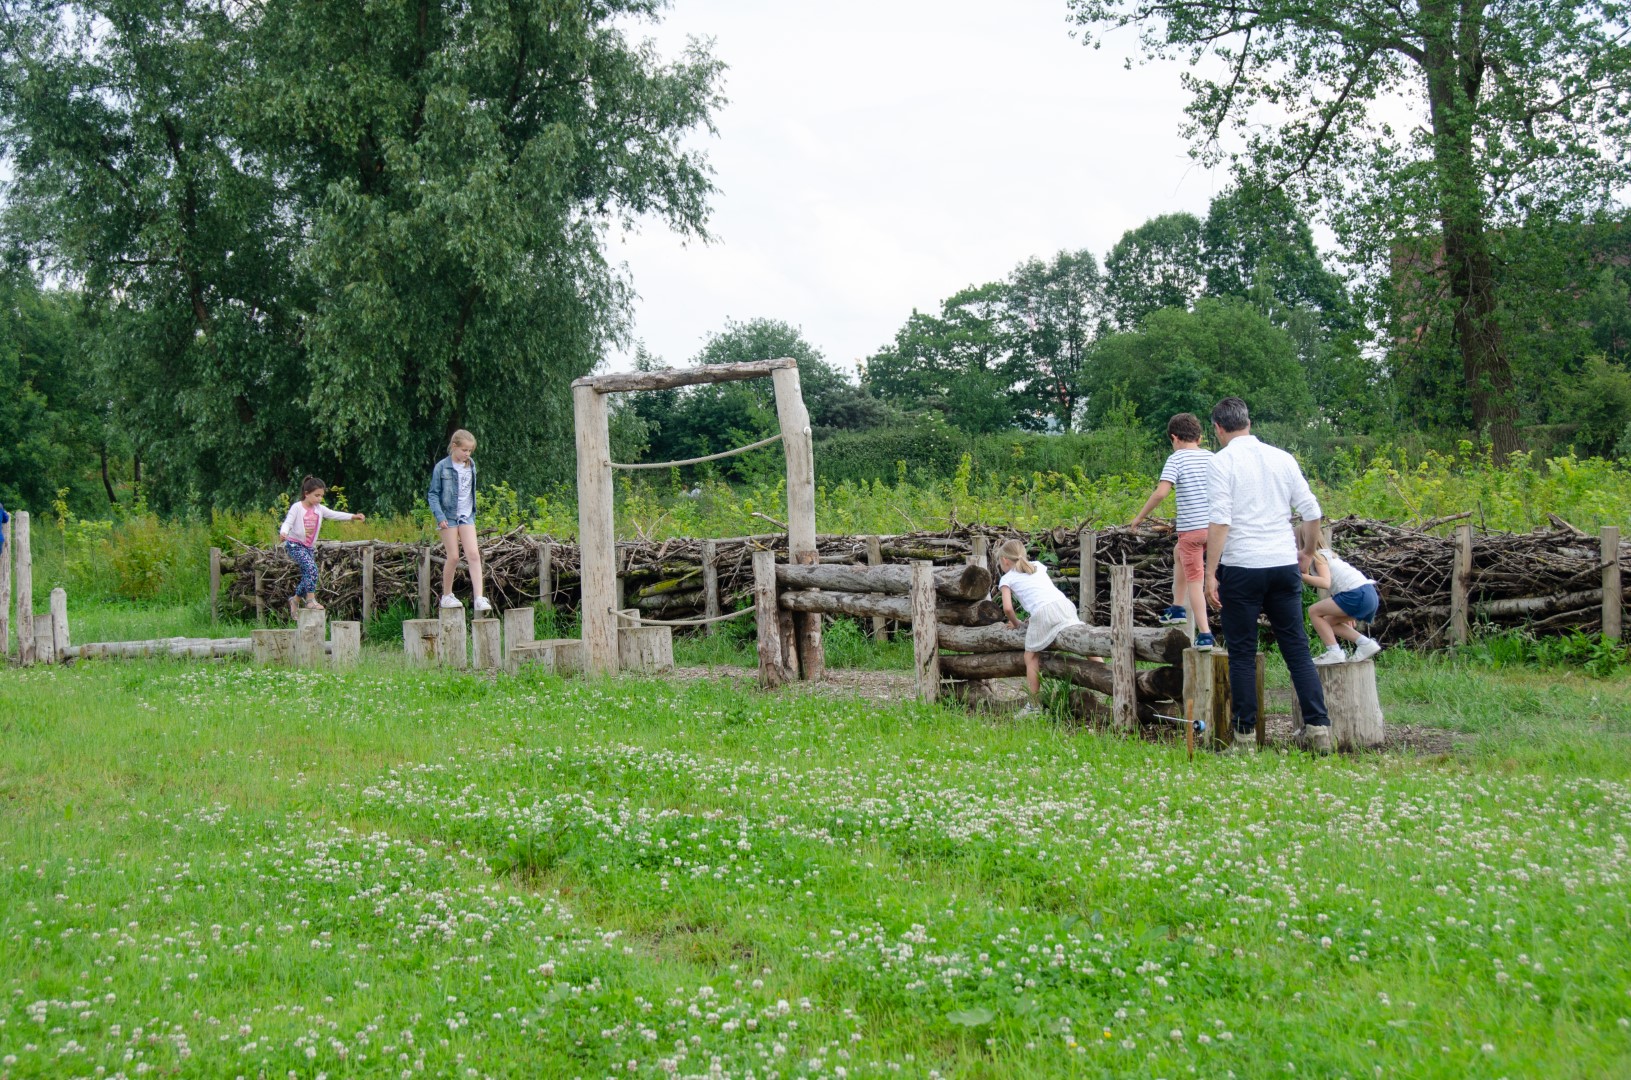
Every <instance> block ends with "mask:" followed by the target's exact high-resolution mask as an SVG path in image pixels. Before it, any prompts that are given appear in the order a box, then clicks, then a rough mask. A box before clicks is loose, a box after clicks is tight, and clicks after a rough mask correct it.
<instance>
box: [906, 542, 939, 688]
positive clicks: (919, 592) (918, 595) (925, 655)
mask: <svg viewBox="0 0 1631 1080" xmlns="http://www.w3.org/2000/svg"><path fill="white" fill-rule="evenodd" d="M934 607H935V588H934V564H933V563H931V562H929V561H928V560H927V559H916V560H914V561H913V562H912V669H913V671H914V672H915V673H916V676H917V699H918V700H919V701H935V700H937V699H938V698H939V697H940V642H939V639H938V637H937V630H938V628H939V621H938V620H937V619H936V618H935V611H934Z"/></svg>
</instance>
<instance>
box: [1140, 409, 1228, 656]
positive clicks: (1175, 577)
mask: <svg viewBox="0 0 1631 1080" xmlns="http://www.w3.org/2000/svg"><path fill="white" fill-rule="evenodd" d="M1167 439H1168V440H1169V441H1171V443H1172V456H1170V457H1169V458H1167V463H1166V464H1165V465H1163V466H1162V467H1161V480H1160V482H1159V483H1157V484H1156V485H1155V491H1154V492H1153V493H1151V495H1150V497H1149V500H1148V501H1146V502H1145V503H1144V508H1143V509H1142V510H1140V511H1139V512H1138V513H1137V514H1135V515H1133V520H1132V521H1130V522H1128V525H1129V526H1130V527H1132V528H1134V529H1136V528H1138V527H1139V526H1140V525H1142V524H1143V523H1144V519H1145V518H1147V517H1149V516H1150V513H1151V511H1153V510H1154V509H1155V508H1156V507H1157V506H1160V505H1161V501H1162V500H1163V499H1165V498H1166V497H1167V495H1168V493H1170V492H1172V491H1174V490H1176V491H1177V492H1178V517H1177V521H1176V522H1175V523H1174V526H1173V529H1174V531H1175V532H1176V533H1177V534H1178V538H1177V542H1176V543H1175V544H1174V545H1173V548H1172V606H1171V607H1169V608H1167V610H1166V611H1165V612H1164V613H1163V614H1162V616H1161V625H1163V626H1181V625H1183V623H1184V622H1185V621H1187V620H1188V618H1189V614H1190V612H1194V615H1195V648H1197V649H1202V650H1210V649H1211V648H1212V647H1213V646H1214V645H1216V644H1217V639H1216V638H1214V637H1213V636H1212V623H1211V620H1210V619H1208V618H1207V614H1206V586H1205V577H1206V533H1207V526H1208V524H1209V522H1208V521H1207V495H1206V485H1207V483H1208V478H1209V476H1210V473H1211V467H1212V455H1211V453H1210V452H1209V451H1206V450H1202V449H1201V421H1200V418H1199V417H1198V416H1196V415H1195V414H1194V413H1179V414H1178V415H1176V416H1174V417H1173V418H1172V419H1171V420H1168V421H1167Z"/></svg>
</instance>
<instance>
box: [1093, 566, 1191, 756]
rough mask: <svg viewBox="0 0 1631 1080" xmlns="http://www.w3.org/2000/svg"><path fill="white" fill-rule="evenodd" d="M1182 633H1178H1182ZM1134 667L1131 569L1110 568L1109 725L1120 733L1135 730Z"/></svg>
mask: <svg viewBox="0 0 1631 1080" xmlns="http://www.w3.org/2000/svg"><path fill="white" fill-rule="evenodd" d="M1181 632H1182V631H1180V633H1181ZM1136 671H1137V668H1136V667H1134V665H1133V568H1132V567H1131V566H1126V565H1122V566H1112V567H1111V568H1110V674H1111V678H1112V685H1113V688H1114V690H1113V700H1112V701H1111V707H1112V709H1113V710H1114V713H1113V716H1112V723H1113V724H1114V725H1115V727H1117V728H1118V729H1120V730H1122V731H1134V730H1136V729H1137V727H1138V688H1137V684H1136V682H1135V674H1134V673H1135V672H1136Z"/></svg>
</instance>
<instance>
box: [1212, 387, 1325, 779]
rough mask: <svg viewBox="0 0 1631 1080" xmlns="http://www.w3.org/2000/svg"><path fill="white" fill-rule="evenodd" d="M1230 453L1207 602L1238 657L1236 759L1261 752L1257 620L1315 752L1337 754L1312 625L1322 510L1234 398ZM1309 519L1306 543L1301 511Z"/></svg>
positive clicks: (1215, 411)
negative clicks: (1312, 650)
mask: <svg viewBox="0 0 1631 1080" xmlns="http://www.w3.org/2000/svg"><path fill="white" fill-rule="evenodd" d="M1212 430H1213V432H1214V433H1215V434H1216V435H1217V438H1218V446H1219V447H1221V449H1219V450H1218V452H1217V453H1216V454H1214V455H1212V471H1211V475H1210V480H1209V483H1208V484H1207V495H1208V501H1209V503H1210V510H1209V515H1210V517H1211V522H1212V523H1211V525H1210V527H1209V535H1208V537H1207V543H1206V597H1207V599H1208V600H1210V601H1211V602H1212V603H1214V604H1216V605H1218V606H1219V607H1220V608H1221V609H1222V615H1221V616H1220V617H1221V618H1222V620H1223V636H1224V637H1225V638H1226V639H1227V641H1228V648H1229V689H1230V695H1229V701H1230V706H1231V711H1232V713H1233V716H1234V725H1235V737H1234V744H1233V746H1232V752H1233V753H1237V754H1238V753H1247V752H1250V751H1254V750H1256V749H1257V740H1256V737H1255V731H1256V728H1257V710H1258V701H1257V617H1258V616H1259V615H1260V614H1261V615H1267V616H1268V617H1269V625H1270V626H1271V627H1272V628H1273V630H1274V640H1275V641H1276V642H1277V643H1278V644H1279V646H1280V655H1281V657H1283V658H1284V659H1285V662H1286V670H1287V671H1289V672H1290V673H1291V685H1292V686H1293V687H1294V688H1295V689H1296V691H1297V701H1298V704H1300V705H1301V706H1302V711H1303V725H1304V733H1305V735H1306V737H1307V739H1308V747H1309V749H1311V750H1313V751H1315V752H1316V753H1322V754H1328V753H1330V752H1331V719H1330V717H1329V716H1328V715H1327V714H1326V711H1325V689H1324V687H1323V686H1322V685H1321V684H1320V679H1319V673H1318V672H1316V671H1315V670H1314V660H1313V657H1312V656H1310V655H1309V651H1308V627H1307V626H1306V625H1305V624H1304V622H1303V581H1302V572H1301V564H1300V556H1301V554H1307V555H1312V554H1313V553H1314V551H1315V549H1316V548H1318V547H1319V536H1320V515H1321V511H1320V504H1319V501H1318V500H1316V499H1315V498H1314V493H1313V492H1312V491H1311V490H1309V487H1308V481H1307V480H1306V479H1305V478H1304V477H1303V471H1302V469H1301V467H1299V466H1298V464H1297V459H1296V458H1294V457H1292V456H1291V455H1290V454H1288V453H1286V452H1285V451H1284V450H1281V449H1279V448H1278V447H1273V446H1270V445H1268V444H1267V443H1264V442H1259V441H1258V439H1257V437H1256V436H1255V435H1253V434H1252V421H1251V416H1250V414H1249V413H1248V412H1247V410H1246V403H1245V402H1244V401H1242V400H1240V399H1239V398H1237V397H1226V398H1224V399H1223V400H1222V401H1220V402H1218V403H1217V404H1216V405H1215V406H1213V407H1212ZM1292 509H1296V511H1297V512H1298V513H1299V514H1301V515H1302V526H1301V528H1302V536H1301V538H1300V544H1299V537H1298V535H1297V531H1296V530H1295V529H1294V528H1293V527H1292V525H1291V511H1292Z"/></svg>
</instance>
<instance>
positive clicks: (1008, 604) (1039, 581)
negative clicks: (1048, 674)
mask: <svg viewBox="0 0 1631 1080" xmlns="http://www.w3.org/2000/svg"><path fill="white" fill-rule="evenodd" d="M997 561H998V563H999V564H1000V565H1001V566H1002V578H1001V580H999V581H998V582H997V584H998V586H999V587H1000V588H1001V589H1002V612H1003V614H1004V615H1006V616H1008V625H1009V626H1011V627H1013V628H1014V629H1015V630H1018V629H1019V620H1018V619H1017V618H1015V616H1014V600H1015V598H1016V597H1017V598H1018V599H1019V603H1020V606H1021V607H1023V608H1024V609H1025V612H1026V614H1027V615H1028V616H1029V617H1028V618H1027V619H1026V621H1025V689H1026V690H1027V692H1028V693H1029V697H1030V700H1029V701H1028V702H1027V703H1026V705H1025V708H1023V709H1021V710H1020V712H1019V715H1020V716H1030V715H1032V714H1034V713H1036V712H1038V711H1039V708H1038V705H1037V698H1038V695H1040V694H1041V692H1042V650H1044V649H1046V648H1047V647H1048V646H1049V645H1052V644H1053V642H1054V639H1055V638H1057V637H1058V636H1059V632H1060V631H1061V630H1064V629H1065V628H1066V627H1069V626H1080V625H1081V624H1082V620H1081V619H1079V618H1077V617H1076V605H1075V604H1072V603H1071V602H1070V600H1069V599H1067V598H1066V596H1065V594H1064V593H1062V592H1060V591H1059V587H1058V586H1057V585H1055V584H1054V583H1053V581H1052V579H1051V578H1049V577H1048V571H1047V568H1046V567H1044V566H1042V565H1041V564H1040V563H1033V562H1031V561H1030V559H1028V558H1026V555H1025V545H1024V544H1022V543H1020V542H1019V541H1018V540H1007V541H1004V542H1003V545H1002V546H1001V547H999V548H998V549H997Z"/></svg>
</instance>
